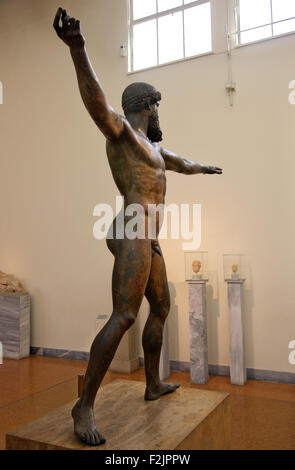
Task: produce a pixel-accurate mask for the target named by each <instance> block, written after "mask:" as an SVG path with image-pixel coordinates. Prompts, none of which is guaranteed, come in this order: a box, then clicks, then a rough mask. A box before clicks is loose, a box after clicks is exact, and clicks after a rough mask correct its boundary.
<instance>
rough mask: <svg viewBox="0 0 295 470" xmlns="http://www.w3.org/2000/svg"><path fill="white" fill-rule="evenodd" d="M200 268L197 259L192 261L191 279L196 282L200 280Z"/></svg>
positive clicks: (200, 265)
mask: <svg viewBox="0 0 295 470" xmlns="http://www.w3.org/2000/svg"><path fill="white" fill-rule="evenodd" d="M201 267H202V263H201V261H199V260H198V259H196V260H195V261H193V263H192V268H193V272H194V274H193V276H192V279H193V280H194V281H198V280H200V279H202V274H201V273H200V270H201Z"/></svg>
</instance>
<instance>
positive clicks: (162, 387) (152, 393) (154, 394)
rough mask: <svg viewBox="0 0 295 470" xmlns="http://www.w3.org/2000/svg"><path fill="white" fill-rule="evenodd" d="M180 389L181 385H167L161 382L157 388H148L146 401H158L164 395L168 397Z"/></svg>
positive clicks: (145, 396)
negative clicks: (168, 394)
mask: <svg viewBox="0 0 295 470" xmlns="http://www.w3.org/2000/svg"><path fill="white" fill-rule="evenodd" d="M178 387H180V385H179V384H175V383H172V382H171V383H166V382H160V383H159V385H158V386H157V387H155V388H152V389H151V388H146V390H145V395H144V399H145V400H147V401H152V400H158V398H160V397H161V396H162V395H166V394H167V393H172V392H174V391H175V390H176V389H177V388H178Z"/></svg>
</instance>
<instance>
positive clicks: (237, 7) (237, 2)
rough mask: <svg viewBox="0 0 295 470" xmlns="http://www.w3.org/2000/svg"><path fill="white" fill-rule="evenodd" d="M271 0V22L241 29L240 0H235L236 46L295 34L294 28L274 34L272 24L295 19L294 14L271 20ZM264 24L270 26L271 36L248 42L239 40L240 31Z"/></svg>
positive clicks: (261, 26)
mask: <svg viewBox="0 0 295 470" xmlns="http://www.w3.org/2000/svg"><path fill="white" fill-rule="evenodd" d="M272 2H273V0H270V9H271V23H266V24H261V25H259V26H255V27H253V28H248V29H243V30H241V13H240V0H235V5H234V11H235V23H236V32H235V33H234V34H235V36H236V39H235V41H236V47H244V46H250V45H251V44H257V43H260V42H264V41H269V40H272V39H277V38H281V37H284V36H290V35H291V34H295V28H294V30H293V31H288V32H286V33H282V34H274V25H276V24H280V23H285V22H286V21H289V20H295V16H291V17H290V18H284V19H283V20H279V21H273V7H272ZM266 26H271V36H268V37H266V38H262V39H257V40H255V41H250V42H241V33H245V32H247V31H255V30H256V29H258V30H259V29H260V28H263V27H266Z"/></svg>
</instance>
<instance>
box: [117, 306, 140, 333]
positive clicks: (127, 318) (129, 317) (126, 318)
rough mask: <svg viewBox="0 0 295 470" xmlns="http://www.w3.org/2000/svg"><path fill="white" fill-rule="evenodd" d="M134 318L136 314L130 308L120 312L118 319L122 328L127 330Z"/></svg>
mask: <svg viewBox="0 0 295 470" xmlns="http://www.w3.org/2000/svg"><path fill="white" fill-rule="evenodd" d="M135 320H136V314H135V313H134V312H132V311H130V310H127V311H126V312H123V313H121V314H120V321H121V323H122V326H123V328H124V329H126V330H128V328H130V327H131V326H132V325H133V324H134V322H135Z"/></svg>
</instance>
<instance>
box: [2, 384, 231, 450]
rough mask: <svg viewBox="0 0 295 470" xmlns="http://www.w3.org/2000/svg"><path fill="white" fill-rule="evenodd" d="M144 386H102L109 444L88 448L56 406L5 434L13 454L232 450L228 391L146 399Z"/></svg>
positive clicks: (103, 427) (102, 421) (101, 418)
mask: <svg viewBox="0 0 295 470" xmlns="http://www.w3.org/2000/svg"><path fill="white" fill-rule="evenodd" d="M144 390H145V384H144V383H143V382H135V381H133V380H130V381H129V380H115V381H113V382H111V383H110V384H108V385H105V386H104V387H102V389H101V390H100V391H99V394H98V397H97V399H96V403H95V408H94V412H95V416H96V421H97V423H99V430H100V431H101V433H102V434H103V435H104V436H105V438H106V439H107V442H106V443H105V444H104V445H102V446H98V447H88V446H87V445H85V444H83V443H82V442H80V441H79V440H78V438H77V437H76V436H75V435H74V432H73V421H72V418H71V409H72V407H73V405H74V403H75V402H72V403H69V404H68V405H66V406H63V407H61V408H58V409H57V410H55V411H52V412H50V413H48V414H47V415H45V416H44V417H42V418H40V419H38V420H36V421H33V422H31V423H29V424H26V425H25V426H23V427H21V428H19V429H17V430H16V431H13V432H11V433H9V434H8V435H7V436H6V448H7V449H9V450H17V449H18V450H23V449H28V450H30V449H35V450H58V449H60V450H66V449H71V450H92V451H96V452H99V451H104V450H156V451H160V450H174V449H177V450H187V449H204V450H209V449H212V450H214V449H215V450H216V449H221V450H224V449H228V448H229V432H230V428H229V426H230V423H229V418H230V411H229V399H228V394H227V393H221V392H212V391H207V390H196V389H193V388H185V387H183V388H180V389H178V390H177V391H176V392H174V393H172V394H168V395H165V396H163V397H161V398H160V399H159V400H156V401H151V402H146V401H144V399H143V396H144Z"/></svg>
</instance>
